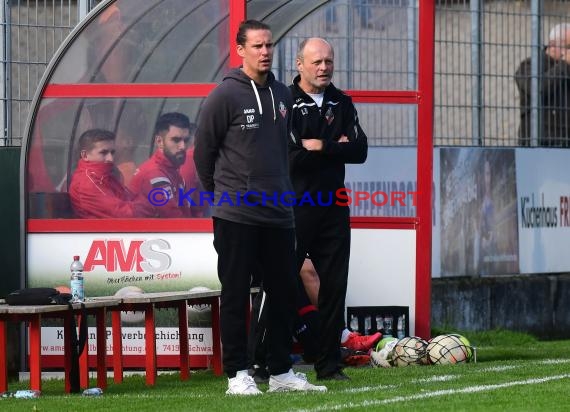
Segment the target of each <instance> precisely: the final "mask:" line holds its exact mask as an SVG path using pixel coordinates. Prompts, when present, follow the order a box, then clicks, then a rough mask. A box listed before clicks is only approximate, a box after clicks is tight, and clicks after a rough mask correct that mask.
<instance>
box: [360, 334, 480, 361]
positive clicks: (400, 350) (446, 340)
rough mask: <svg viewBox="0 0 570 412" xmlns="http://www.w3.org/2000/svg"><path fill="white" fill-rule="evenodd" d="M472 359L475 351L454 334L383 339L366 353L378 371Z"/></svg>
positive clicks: (467, 342)
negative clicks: (369, 352) (430, 337)
mask: <svg viewBox="0 0 570 412" xmlns="http://www.w3.org/2000/svg"><path fill="white" fill-rule="evenodd" d="M475 360H476V357H475V348H474V347H472V346H471V344H470V343H469V341H468V340H467V338H466V337H465V336H462V335H458V334H446V335H438V336H435V337H434V338H432V339H430V340H429V341H425V340H424V339H422V338H419V337H417V336H409V337H405V338H402V339H396V338H393V337H386V338H384V339H382V340H381V341H380V342H378V344H377V345H376V350H373V351H372V352H371V354H370V363H371V364H372V366H374V367H382V368H391V367H402V366H409V365H448V364H456V363H466V362H471V361H475Z"/></svg>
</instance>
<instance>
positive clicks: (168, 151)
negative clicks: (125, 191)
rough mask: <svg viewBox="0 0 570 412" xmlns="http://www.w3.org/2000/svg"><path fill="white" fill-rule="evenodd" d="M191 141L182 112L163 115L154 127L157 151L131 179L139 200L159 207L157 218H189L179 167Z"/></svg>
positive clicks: (185, 118) (187, 122)
mask: <svg viewBox="0 0 570 412" xmlns="http://www.w3.org/2000/svg"><path fill="white" fill-rule="evenodd" d="M189 141H190V120H189V119H188V117H187V116H186V115H184V114H182V113H177V112H172V113H164V114H163V115H161V116H160V117H159V118H158V120H157V122H156V125H155V128H154V143H155V145H156V151H155V152H154V154H153V155H152V156H151V157H150V158H149V159H147V160H146V161H145V162H143V163H142V164H141V165H140V166H139V167H138V168H137V171H136V172H135V175H134V176H133V178H132V179H131V183H130V184H129V189H130V190H131V191H132V192H133V193H137V195H138V201H139V202H141V203H144V202H147V203H148V202H150V203H153V204H154V205H155V206H156V211H157V216H156V217H167V218H182V217H189V216H190V215H191V214H190V209H189V207H190V205H189V204H188V201H187V200H185V199H184V198H182V201H181V200H180V199H181V197H180V194H181V193H185V188H186V185H185V183H184V179H183V178H182V176H181V175H180V172H179V168H180V166H182V164H183V163H184V161H185V160H186V147H187V145H188V143H189Z"/></svg>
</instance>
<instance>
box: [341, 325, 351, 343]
mask: <svg viewBox="0 0 570 412" xmlns="http://www.w3.org/2000/svg"><path fill="white" fill-rule="evenodd" d="M350 333H351V332H350V331H349V330H348V329H347V328H344V329H343V330H342V335H341V336H340V343H344V342H346V341H347V340H348V337H349V336H350Z"/></svg>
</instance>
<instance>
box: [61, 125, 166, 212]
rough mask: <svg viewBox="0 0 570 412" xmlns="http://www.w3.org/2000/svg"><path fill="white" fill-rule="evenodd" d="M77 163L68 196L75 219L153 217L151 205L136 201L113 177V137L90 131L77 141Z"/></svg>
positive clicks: (96, 130)
mask: <svg viewBox="0 0 570 412" xmlns="http://www.w3.org/2000/svg"><path fill="white" fill-rule="evenodd" d="M79 150H80V152H79V155H80V159H79V163H78V164H77V169H75V172H74V173H73V176H72V178H71V184H70V186H69V197H70V199H71V206H72V207H73V211H74V213H75V215H76V216H77V217H80V218H85V219H89V218H91V219H93V218H129V217H148V216H153V215H154V214H155V212H154V207H153V206H152V205H151V204H150V203H148V202H147V203H146V204H144V203H138V202H135V196H134V195H133V194H132V193H131V192H130V191H129V190H128V189H127V188H126V187H125V186H123V184H122V183H121V182H120V181H119V179H118V178H117V175H116V174H115V173H116V172H115V169H114V166H115V165H114V163H113V156H114V154H115V134H114V133H113V132H110V131H108V130H103V129H90V130H87V131H86V132H84V133H83V134H82V135H81V137H80V138H79Z"/></svg>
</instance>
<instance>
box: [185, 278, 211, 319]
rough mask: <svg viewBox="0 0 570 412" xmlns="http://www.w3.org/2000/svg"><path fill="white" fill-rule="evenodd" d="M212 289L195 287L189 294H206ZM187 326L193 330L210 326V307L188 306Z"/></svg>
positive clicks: (204, 305) (203, 305)
mask: <svg viewBox="0 0 570 412" xmlns="http://www.w3.org/2000/svg"><path fill="white" fill-rule="evenodd" d="M210 290H212V289H210V288H208V287H206V286H195V287H193V288H192V289H190V290H189V291H190V292H208V291H210ZM188 324H189V326H190V327H194V328H206V327H210V326H212V307H211V306H210V305H206V304H201V305H188Z"/></svg>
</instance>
